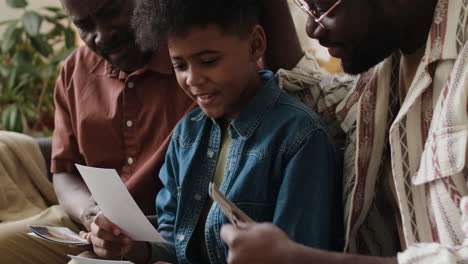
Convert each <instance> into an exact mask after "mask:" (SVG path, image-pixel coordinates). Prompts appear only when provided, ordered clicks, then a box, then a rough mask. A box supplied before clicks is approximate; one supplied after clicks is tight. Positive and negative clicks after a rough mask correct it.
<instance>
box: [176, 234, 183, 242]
mask: <svg viewBox="0 0 468 264" xmlns="http://www.w3.org/2000/svg"><path fill="white" fill-rule="evenodd" d="M184 239H185V236H184V235H178V236H177V240H179V241H180V242H182V241H184Z"/></svg>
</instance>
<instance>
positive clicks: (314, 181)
mask: <svg viewBox="0 0 468 264" xmlns="http://www.w3.org/2000/svg"><path fill="white" fill-rule="evenodd" d="M256 3H257V1H251V0H231V1H218V0H198V1H194V0H160V6H161V10H160V14H158V15H159V18H160V19H161V25H160V26H161V27H160V29H161V30H162V32H164V33H165V34H167V39H168V47H169V52H170V56H171V59H172V62H173V65H174V69H175V73H176V76H177V80H178V82H179V85H180V86H181V87H182V89H183V90H184V91H185V92H186V93H187V94H188V95H189V96H190V97H191V98H193V100H195V101H196V102H197V104H198V105H199V108H197V109H195V110H194V111H192V112H191V113H189V114H188V115H187V116H186V117H185V118H184V119H183V120H182V121H181V122H180V123H179V124H178V125H177V127H176V128H175V131H174V134H173V137H172V140H171V142H170V144H169V149H168V152H167V155H166V161H165V165H164V166H163V167H162V169H161V171H160V174H159V177H160V178H161V180H162V182H163V184H164V186H165V188H163V189H162V190H161V191H160V192H159V194H158V197H157V199H156V208H157V215H158V225H159V226H158V230H159V232H160V233H161V235H162V236H163V237H164V238H165V239H166V240H167V242H168V243H167V244H158V243H155V244H152V248H151V249H152V253H151V256H148V259H149V260H150V262H148V263H153V262H155V261H158V260H163V261H169V262H177V261H178V262H179V263H225V262H226V259H227V256H228V248H227V247H226V245H225V244H224V243H223V242H222V241H221V238H220V228H221V226H222V225H223V224H225V223H226V222H227V221H228V220H227V218H226V216H225V215H224V214H223V212H222V211H221V209H220V207H219V206H217V205H216V204H214V203H212V201H211V199H210V197H209V196H208V185H209V183H210V181H213V182H214V183H215V185H216V186H218V187H219V189H220V191H221V192H222V193H224V194H225V195H226V196H227V198H228V199H230V200H231V201H232V202H233V203H235V204H236V205H237V206H238V207H239V208H240V209H241V210H242V211H244V212H245V213H246V214H247V215H248V216H250V218H252V219H253V220H255V221H257V222H273V223H274V224H276V225H277V226H279V227H280V228H282V229H283V230H284V231H285V232H286V233H287V234H288V235H289V236H290V237H291V238H292V239H293V240H295V241H297V242H299V243H302V244H305V245H308V246H313V247H316V248H322V249H328V250H339V249H340V244H341V243H340V241H341V229H342V226H343V223H342V221H343V220H342V217H341V211H342V206H341V189H340V186H341V184H340V179H339V177H338V176H337V175H338V174H339V173H340V166H339V162H338V160H337V155H336V153H335V150H334V145H333V142H332V139H331V137H330V135H329V132H328V131H327V129H326V127H325V125H324V124H323V123H322V122H321V121H320V120H319V118H318V116H317V115H316V114H315V113H313V112H312V111H311V110H310V109H308V108H307V107H306V106H305V105H303V104H302V103H300V102H299V101H298V100H296V99H294V98H292V97H290V96H287V95H286V94H285V93H283V92H282V91H281V90H280V89H279V88H278V86H277V84H276V82H275V78H274V76H273V74H272V73H271V72H268V71H261V72H257V61H258V60H259V59H260V58H261V57H262V55H263V53H264V51H265V46H266V40H265V33H264V31H263V29H262V27H261V26H260V25H258V22H257V7H256V6H255V5H256ZM138 245H140V246H138ZM265 250H273V249H265ZM136 252H142V253H141V254H137V253H136ZM132 255H133V256H138V258H140V259H145V257H146V255H148V252H146V253H145V251H144V250H143V249H142V246H141V244H138V243H136V244H134V245H133V247H132V249H130V252H129V254H126V256H127V258H130V259H131V260H132V258H131V256H132ZM143 256H145V257H143ZM134 261H136V260H134Z"/></svg>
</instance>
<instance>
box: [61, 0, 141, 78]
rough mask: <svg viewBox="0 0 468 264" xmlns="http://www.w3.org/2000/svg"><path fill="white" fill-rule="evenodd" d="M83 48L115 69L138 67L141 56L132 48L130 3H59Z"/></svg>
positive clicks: (120, 0) (118, 0)
mask: <svg viewBox="0 0 468 264" xmlns="http://www.w3.org/2000/svg"><path fill="white" fill-rule="evenodd" d="M62 4H63V6H64V8H65V9H66V10H67V12H68V13H69V15H70V17H71V19H72V21H73V23H74V24H75V25H76V27H77V28H78V32H79V35H80V37H81V39H82V40H83V41H84V42H85V44H86V45H87V46H88V47H89V48H91V49H92V50H93V51H95V52H96V53H97V54H98V55H100V56H102V57H103V58H105V59H106V60H107V61H108V62H109V63H111V64H112V65H114V66H116V67H117V68H119V69H121V70H123V71H127V72H131V71H134V70H136V69H137V68H139V67H141V66H142V65H141V64H142V57H143V54H142V52H141V51H140V49H138V48H137V46H136V44H135V36H134V32H133V30H132V29H131V27H130V20H131V17H132V14H133V9H134V7H135V4H134V1H133V0H104V1H94V0H62Z"/></svg>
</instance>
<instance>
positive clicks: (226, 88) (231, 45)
mask: <svg viewBox="0 0 468 264" xmlns="http://www.w3.org/2000/svg"><path fill="white" fill-rule="evenodd" d="M168 46H169V53H170V55H171V59H172V63H173V65H174V69H175V73H176V76H177V81H178V82H179V85H180V87H182V89H184V91H185V92H186V93H187V94H188V95H189V96H190V97H191V98H192V99H193V100H194V101H196V102H197V104H198V105H199V106H200V108H201V109H202V110H203V112H205V114H206V115H207V116H209V117H211V118H219V117H223V116H227V117H236V116H237V115H238V114H239V113H240V111H241V110H242V108H243V107H244V106H245V105H246V104H247V103H248V102H249V101H250V99H251V98H252V97H253V96H254V95H255V94H256V91H257V90H258V89H259V88H260V87H261V81H260V78H259V76H258V74H257V66H256V62H257V60H258V59H259V58H260V57H261V56H262V55H263V52H264V49H265V37H264V32H263V30H262V29H261V27H259V26H256V27H255V28H254V29H253V30H252V32H251V33H250V34H246V36H245V37H239V36H238V35H237V34H231V33H226V32H224V31H223V30H222V29H221V28H220V27H219V26H216V25H209V26H207V27H194V28H190V29H189V30H188V34H186V35H184V36H182V37H180V36H169V38H168Z"/></svg>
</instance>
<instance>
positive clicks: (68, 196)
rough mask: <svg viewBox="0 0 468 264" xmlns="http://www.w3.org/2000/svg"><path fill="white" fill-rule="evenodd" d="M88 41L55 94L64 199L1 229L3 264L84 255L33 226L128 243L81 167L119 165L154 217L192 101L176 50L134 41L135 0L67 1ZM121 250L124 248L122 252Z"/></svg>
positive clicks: (55, 161) (57, 181)
mask: <svg viewBox="0 0 468 264" xmlns="http://www.w3.org/2000/svg"><path fill="white" fill-rule="evenodd" d="M62 5H63V7H64V8H65V10H66V11H67V12H68V14H69V15H70V17H71V19H72V21H73V23H74V24H75V25H76V27H77V29H78V33H79V35H80V37H81V39H82V40H83V42H84V43H85V44H86V45H85V46H82V47H80V48H79V49H77V50H76V51H75V52H74V53H73V54H72V55H71V56H70V57H69V58H68V60H67V61H66V62H65V64H64V66H63V68H62V71H61V74H60V77H59V79H58V81H57V86H56V90H55V106H56V112H55V131H54V136H53V153H52V171H53V172H54V176H53V182H54V187H55V191H56V194H57V197H58V200H59V202H60V205H58V206H52V207H50V208H49V209H47V210H45V211H44V212H42V213H41V214H38V215H34V216H31V217H30V218H28V219H24V220H21V221H15V222H8V223H2V224H0V256H1V257H0V259H1V262H2V263H9V264H11V263H64V262H66V261H67V259H68V257H67V256H66V254H67V253H71V254H76V253H78V250H77V249H72V248H69V247H67V246H62V245H57V244H54V243H51V242H46V241H41V240H38V239H35V238H32V237H28V236H27V235H26V232H27V225H29V224H36V225H58V226H68V227H70V228H72V229H73V230H75V231H78V230H80V229H81V230H84V229H86V230H88V231H90V230H91V229H100V230H101V232H100V237H99V238H100V239H101V240H100V241H105V242H106V243H107V244H115V245H119V244H120V243H121V242H122V241H124V240H125V239H126V237H125V236H123V235H121V234H120V230H119V229H118V228H117V227H116V226H114V225H113V224H112V223H110V222H109V221H108V220H107V219H106V218H105V217H104V216H103V215H102V214H100V213H99V209H98V208H97V206H96V204H95V202H94V201H93V199H92V198H91V195H90V192H89V190H88V189H87V187H86V185H85V184H84V181H83V179H82V178H81V177H80V176H79V174H78V173H77V171H76V169H75V167H74V164H75V163H79V164H85V165H88V166H96V167H106V168H114V169H116V170H117V171H118V172H119V174H120V175H121V177H122V180H123V182H124V183H125V185H126V186H127V188H128V190H129V192H130V193H131V194H132V196H133V197H134V199H135V200H136V202H137V203H138V205H139V206H140V208H141V209H142V210H143V211H144V212H145V213H146V214H148V215H150V214H154V210H155V209H154V208H155V206H154V200H155V196H156V194H157V192H158V190H159V189H160V188H161V184H160V182H159V181H158V178H157V177H155V176H154V172H155V171H156V170H158V169H159V167H160V166H161V165H162V162H163V160H164V155H165V152H166V148H167V144H168V142H169V139H170V134H171V132H172V129H173V127H174V126H175V125H176V123H177V122H178V121H179V120H180V119H181V118H182V116H184V115H185V113H187V112H189V111H190V110H191V109H192V108H193V107H194V104H193V102H192V101H191V100H190V99H189V98H188V97H187V96H186V95H185V94H184V92H183V91H182V90H181V89H180V88H179V87H178V85H177V81H176V79H175V76H174V75H173V70H172V64H171V62H170V59H169V56H168V52H167V50H165V49H160V50H158V51H156V52H145V51H142V49H140V48H139V47H138V46H137V45H136V44H135V33H134V31H133V30H132V29H131V27H130V19H131V17H132V14H133V10H134V7H135V2H134V1H128V0H117V1H115V0H106V1H91V0H62ZM116 247H117V246H116Z"/></svg>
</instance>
